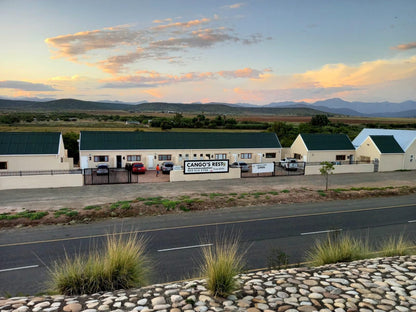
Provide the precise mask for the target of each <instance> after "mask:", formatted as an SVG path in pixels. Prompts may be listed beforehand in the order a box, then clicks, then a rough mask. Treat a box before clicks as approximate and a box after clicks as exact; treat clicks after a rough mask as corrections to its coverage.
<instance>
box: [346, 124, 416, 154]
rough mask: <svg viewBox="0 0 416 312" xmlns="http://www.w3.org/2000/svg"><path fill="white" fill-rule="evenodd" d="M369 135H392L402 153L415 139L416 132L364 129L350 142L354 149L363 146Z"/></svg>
mask: <svg viewBox="0 0 416 312" xmlns="http://www.w3.org/2000/svg"><path fill="white" fill-rule="evenodd" d="M369 135H392V136H394V139H395V140H396V141H397V143H399V145H400V147H401V148H402V149H403V151H407V149H408V148H409V146H410V145H411V144H412V143H413V141H414V140H415V139H416V130H393V129H369V128H365V129H363V130H361V132H360V133H359V134H358V135H357V137H356V138H355V139H354V140H353V141H352V143H353V144H354V146H355V147H358V146H360V145H361V144H363V142H364V141H365V139H367V137H368V136H369Z"/></svg>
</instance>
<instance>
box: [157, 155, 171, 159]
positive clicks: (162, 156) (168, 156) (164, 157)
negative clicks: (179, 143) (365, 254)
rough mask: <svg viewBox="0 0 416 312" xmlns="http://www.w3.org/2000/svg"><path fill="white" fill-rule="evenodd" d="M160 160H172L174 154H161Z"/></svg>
mask: <svg viewBox="0 0 416 312" xmlns="http://www.w3.org/2000/svg"><path fill="white" fill-rule="evenodd" d="M158 157H159V158H158V159H159V160H172V155H159V156H158Z"/></svg>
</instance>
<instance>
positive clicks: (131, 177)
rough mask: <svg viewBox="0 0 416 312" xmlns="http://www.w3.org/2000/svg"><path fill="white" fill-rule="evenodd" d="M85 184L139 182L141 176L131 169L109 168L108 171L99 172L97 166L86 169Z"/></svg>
mask: <svg viewBox="0 0 416 312" xmlns="http://www.w3.org/2000/svg"><path fill="white" fill-rule="evenodd" d="M83 171H84V172H83V173H84V184H85V185H92V184H122V183H138V182H139V176H138V175H137V174H132V172H131V171H130V170H126V169H117V168H109V169H108V171H107V173H104V174H103V173H97V168H88V169H84V170H83Z"/></svg>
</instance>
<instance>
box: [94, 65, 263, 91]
mask: <svg viewBox="0 0 416 312" xmlns="http://www.w3.org/2000/svg"><path fill="white" fill-rule="evenodd" d="M267 70H268V69H266V71H267ZM262 75H263V71H260V70H256V69H252V68H243V69H237V70H234V71H219V72H189V73H185V74H181V75H169V74H161V73H158V72H156V71H139V72H137V73H136V75H128V76H120V77H115V78H111V79H107V80H103V82H104V84H103V85H102V86H101V88H113V89H114V88H117V89H125V88H145V87H156V86H162V85H168V84H173V83H179V82H190V81H193V82H195V81H205V80H210V79H219V78H225V79H238V78H250V79H260V78H261V76H262Z"/></svg>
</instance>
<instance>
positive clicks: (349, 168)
mask: <svg viewBox="0 0 416 312" xmlns="http://www.w3.org/2000/svg"><path fill="white" fill-rule="evenodd" d="M321 168H322V166H320V165H317V166H308V164H306V166H305V175H313V174H321V172H320V171H319V170H320V169H321ZM334 168H335V169H334V171H332V172H333V173H334V174H336V173H362V172H374V165H373V164H358V165H334Z"/></svg>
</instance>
